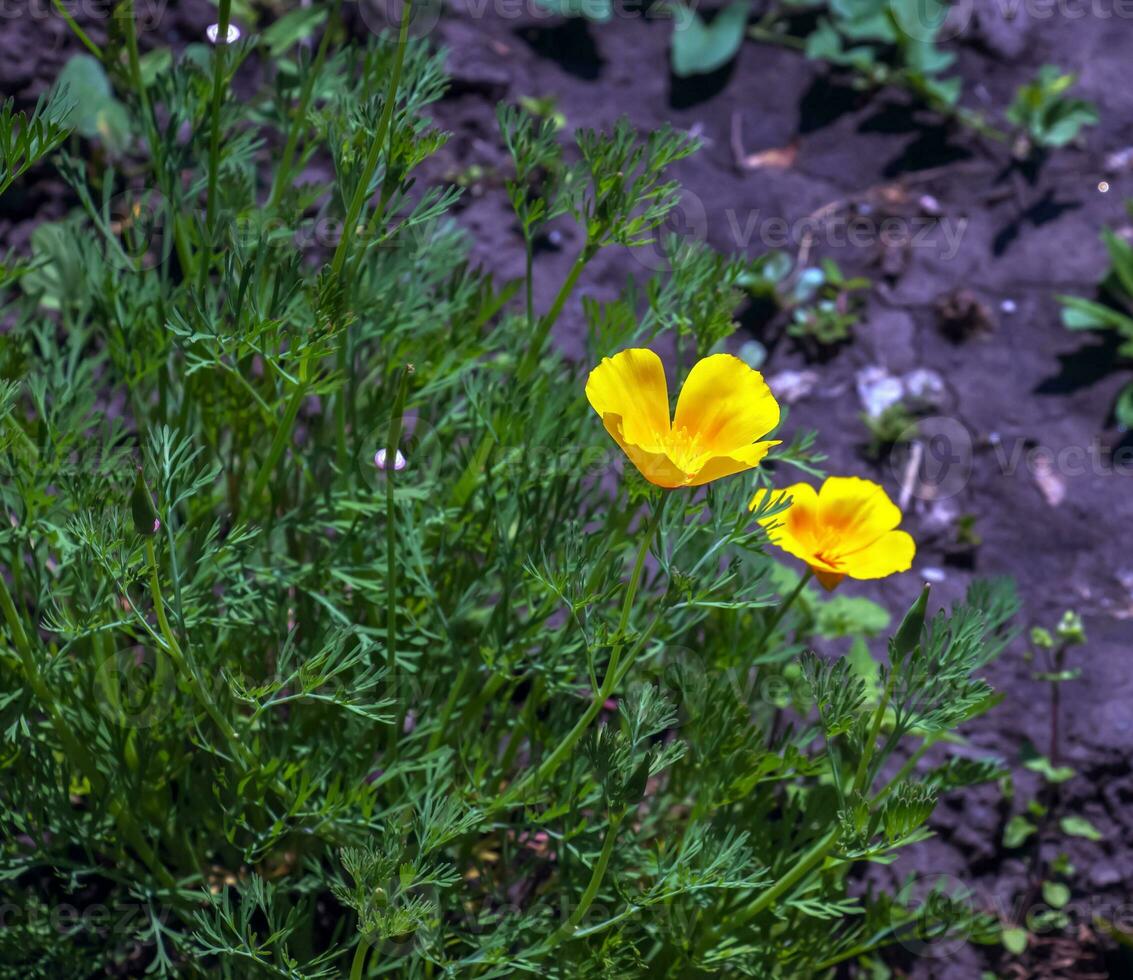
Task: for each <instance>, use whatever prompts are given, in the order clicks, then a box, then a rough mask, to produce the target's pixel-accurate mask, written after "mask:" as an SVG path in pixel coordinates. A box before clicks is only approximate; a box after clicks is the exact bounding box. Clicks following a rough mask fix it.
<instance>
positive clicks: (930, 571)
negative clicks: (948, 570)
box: [921, 566, 948, 585]
mask: <svg viewBox="0 0 1133 980" xmlns="http://www.w3.org/2000/svg"><path fill="white" fill-rule="evenodd" d="M947 577H948V576H947V575H945V574H944V569H942V568H934V567H932V566H930V567H928V568H922V569H921V578H923V579H924V580H925V581H926V582H932V583H933V584H934V585H939V584H940V583H941V582H943V581H944V580H945V579H946V578H947Z"/></svg>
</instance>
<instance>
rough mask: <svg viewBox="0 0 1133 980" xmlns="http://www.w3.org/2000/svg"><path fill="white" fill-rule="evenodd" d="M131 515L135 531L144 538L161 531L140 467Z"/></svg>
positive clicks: (136, 477)
mask: <svg viewBox="0 0 1133 980" xmlns="http://www.w3.org/2000/svg"><path fill="white" fill-rule="evenodd" d="M130 515H131V516H132V517H133V519H134V530H135V531H137V532H138V534H140V535H142V537H146V538H148V537H152V536H153V535H155V534H157V532H158V531H159V530H161V521H160V520H159V519H158V516H157V509H156V508H155V507H154V505H153V498H152V497H151V496H150V492H149V487H147V486H146V480H145V477H144V476H142V468H141V467H140V466H139V467H138V472H137V475H136V476H135V477H134V491H133V493H131V494H130Z"/></svg>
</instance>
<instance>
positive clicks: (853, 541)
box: [817, 476, 901, 555]
mask: <svg viewBox="0 0 1133 980" xmlns="http://www.w3.org/2000/svg"><path fill="white" fill-rule="evenodd" d="M817 519H818V523H819V524H820V525H821V526H822V527H823V528H824V531H825V533H826V534H827V535H831V536H833V538H834V540H835V541H836V542H837V544H836V545H835V546H834V550H835V552H836V553H837V554H842V555H844V554H848V553H849V552H852V551H857V550H859V549H861V548H864V547H865V546H866V545H868V544H870V543H871V542H872V541H875V540H877V539H878V538H879V537H881V535H883V534H884V533H885V532H886V531H891V530H893V528H895V527H896V526H897V525H898V524H900V523H901V510H900V508H899V507H898V506H897V505H896V504H895V503H893V501H892V500H890V499H889V496H888V494H886V492H885V490H884V489H883V488H882V487H880V486H879V485H878V484H876V483H874V482H873V481H872V480H863V479H861V478H860V477H856V476H831V477H828V478H827V480H826V482H825V483H823V484H822V489H821V490H820V491H819V494H818V514H817Z"/></svg>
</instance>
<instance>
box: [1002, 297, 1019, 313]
mask: <svg viewBox="0 0 1133 980" xmlns="http://www.w3.org/2000/svg"><path fill="white" fill-rule="evenodd" d="M999 308H1000V309H1001V310H1002V311H1003V312H1004V313H1014V312H1015V311H1016V310H1017V309H1018V308H1019V307H1018V306H1017V305H1016V304H1015V300H1013V299H1005V300H1004V301H1003V302H1002V303H1000V304H999Z"/></svg>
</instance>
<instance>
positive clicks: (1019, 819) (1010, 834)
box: [1003, 813, 1035, 848]
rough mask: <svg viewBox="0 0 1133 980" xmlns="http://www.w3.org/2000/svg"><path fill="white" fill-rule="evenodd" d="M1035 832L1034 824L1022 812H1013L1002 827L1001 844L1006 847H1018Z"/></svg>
mask: <svg viewBox="0 0 1133 980" xmlns="http://www.w3.org/2000/svg"><path fill="white" fill-rule="evenodd" d="M1034 832H1035V825H1034V824H1033V823H1031V821H1030V820H1028V819H1027V818H1026V817H1024V816H1023V815H1022V814H1018V813H1017V814H1015V816H1013V817H1012V818H1011V819H1010V820H1008V821H1007V826H1006V827H1004V829H1003V846H1004V847H1007V848H1016V847H1019V846H1020V845H1021V844H1022V843H1023V842H1024V841H1025V840H1026V839H1027V838H1028V837H1030V836H1031V834H1033V833H1034Z"/></svg>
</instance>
